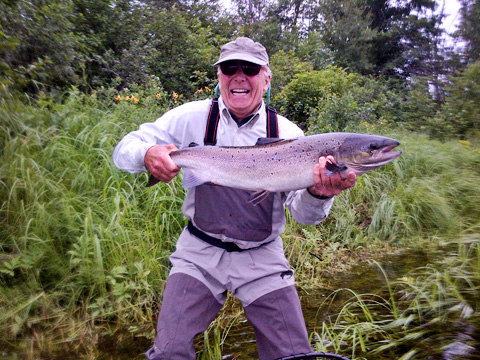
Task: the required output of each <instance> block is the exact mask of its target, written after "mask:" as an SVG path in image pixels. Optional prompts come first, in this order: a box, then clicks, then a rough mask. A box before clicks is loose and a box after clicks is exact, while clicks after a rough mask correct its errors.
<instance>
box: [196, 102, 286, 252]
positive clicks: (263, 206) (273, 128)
mask: <svg viewBox="0 0 480 360" xmlns="http://www.w3.org/2000/svg"><path fill="white" fill-rule="evenodd" d="M266 113H267V114H266V115H267V124H266V134H267V137H269V138H277V137H278V119H277V112H276V111H275V110H274V109H271V108H269V107H267V108H266ZM219 120H220V112H219V106H218V100H217V99H216V98H215V99H213V100H212V105H211V107H210V112H209V115H208V121H207V126H206V129H205V138H204V144H205V145H210V146H214V145H216V143H217V138H216V137H217V128H218V123H219ZM250 194H251V192H249V191H245V190H239V189H233V188H228V187H224V186H218V185H214V184H202V185H200V186H197V187H196V188H195V215H194V221H195V225H196V226H197V227H195V226H194V225H193V224H192V223H191V222H190V223H189V226H188V228H189V230H190V232H191V233H192V234H193V235H195V236H196V237H198V238H200V239H202V240H203V241H206V242H207V243H209V244H210V245H213V246H217V247H220V248H222V249H224V250H226V251H229V252H230V251H242V249H240V248H239V247H238V246H237V245H235V244H233V243H228V244H227V243H223V242H222V241H221V240H219V239H217V238H215V237H211V236H209V235H207V234H205V232H208V233H212V234H218V235H224V236H227V237H229V238H233V239H238V240H243V241H252V242H262V241H263V240H265V239H266V238H268V237H269V236H270V235H271V233H272V221H273V219H272V213H273V199H274V194H269V195H268V197H267V198H266V199H265V200H263V201H262V202H261V203H260V204H258V205H257V206H254V205H253V204H252V203H248V202H247V199H248V197H249V195H250Z"/></svg>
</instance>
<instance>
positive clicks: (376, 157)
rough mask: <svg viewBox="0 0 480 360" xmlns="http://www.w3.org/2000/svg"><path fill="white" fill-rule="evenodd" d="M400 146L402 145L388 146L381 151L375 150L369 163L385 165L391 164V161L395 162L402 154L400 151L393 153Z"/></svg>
mask: <svg viewBox="0 0 480 360" xmlns="http://www.w3.org/2000/svg"><path fill="white" fill-rule="evenodd" d="M398 145H400V143H397V144H392V145H387V146H384V147H382V148H380V149H377V150H374V151H373V153H372V157H371V158H370V161H369V162H373V163H375V164H378V163H382V164H381V165H384V164H387V163H389V162H390V161H393V160H395V159H396V158H397V157H399V156H400V155H401V154H402V152H401V151H400V150H398V151H392V150H393V149H395V148H396V147H397V146H398Z"/></svg>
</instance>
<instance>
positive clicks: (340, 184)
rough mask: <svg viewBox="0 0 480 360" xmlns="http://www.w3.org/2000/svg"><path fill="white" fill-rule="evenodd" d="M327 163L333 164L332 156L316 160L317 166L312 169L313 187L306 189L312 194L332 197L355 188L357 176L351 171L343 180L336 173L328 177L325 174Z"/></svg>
mask: <svg viewBox="0 0 480 360" xmlns="http://www.w3.org/2000/svg"><path fill="white" fill-rule="evenodd" d="M328 163H335V160H334V158H333V157H332V156H327V157H324V156H321V157H320V158H319V159H318V164H316V165H315V167H314V168H313V183H314V185H313V186H311V187H310V188H309V189H308V190H309V191H310V192H311V193H312V194H315V195H318V196H325V197H332V196H335V195H338V194H340V193H341V192H342V191H343V190H346V189H350V188H352V187H354V186H355V184H356V183H357V175H356V174H355V173H354V172H353V171H351V172H349V173H348V175H347V177H346V178H345V179H342V178H341V176H340V174H338V173H337V174H333V175H330V176H328V175H327V174H326V173H325V167H326V166H327V164H328Z"/></svg>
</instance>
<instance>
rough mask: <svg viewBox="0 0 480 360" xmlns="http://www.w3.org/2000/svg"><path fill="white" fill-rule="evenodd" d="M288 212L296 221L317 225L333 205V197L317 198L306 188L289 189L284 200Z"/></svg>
mask: <svg viewBox="0 0 480 360" xmlns="http://www.w3.org/2000/svg"><path fill="white" fill-rule="evenodd" d="M285 205H286V206H287V208H288V210H289V211H290V214H291V215H292V217H293V218H294V219H295V221H296V222H298V223H300V224H304V225H317V224H319V223H320V222H322V221H323V220H325V219H326V218H327V216H328V214H329V213H330V209H331V207H332V205H333V197H332V198H329V199H325V200H323V199H318V198H316V197H314V196H312V195H311V194H310V193H309V192H308V190H307V189H303V190H297V191H291V192H290V193H288V194H287V199H286V201H285Z"/></svg>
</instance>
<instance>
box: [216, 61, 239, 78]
mask: <svg viewBox="0 0 480 360" xmlns="http://www.w3.org/2000/svg"><path fill="white" fill-rule="evenodd" d="M237 69H238V64H237V63H236V62H233V61H225V62H224V63H221V64H220V70H222V73H223V74H225V75H228V76H231V75H233V74H235V73H236V72H237Z"/></svg>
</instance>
